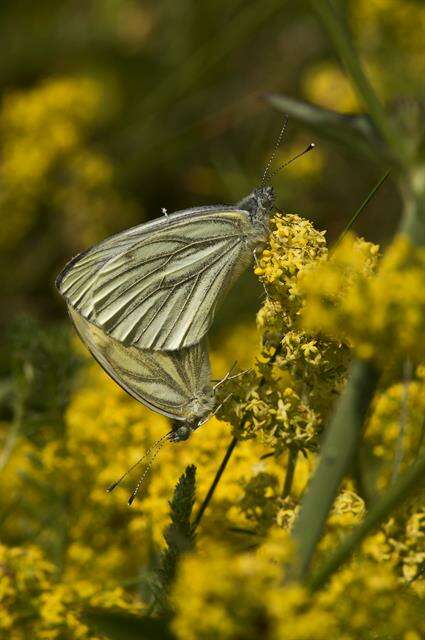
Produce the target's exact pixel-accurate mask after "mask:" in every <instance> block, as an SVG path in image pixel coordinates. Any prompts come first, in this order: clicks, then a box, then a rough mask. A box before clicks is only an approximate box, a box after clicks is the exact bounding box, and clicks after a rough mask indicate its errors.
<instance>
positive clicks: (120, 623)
mask: <svg viewBox="0 0 425 640" xmlns="http://www.w3.org/2000/svg"><path fill="white" fill-rule="evenodd" d="M83 618H84V620H85V622H86V624H88V625H89V626H90V628H93V629H94V630H95V631H96V632H97V633H102V634H103V635H104V636H105V637H106V638H108V639H110V640H152V639H153V638H155V640H172V639H173V638H174V636H173V634H172V633H171V631H170V629H169V625H168V620H167V619H165V618H149V617H143V616H138V615H135V614H131V613H128V612H124V611H114V610H110V609H108V610H106V609H95V608H93V609H88V610H86V611H85V612H84V614H83Z"/></svg>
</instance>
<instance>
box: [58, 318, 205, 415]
mask: <svg viewBox="0 0 425 640" xmlns="http://www.w3.org/2000/svg"><path fill="white" fill-rule="evenodd" d="M68 311H69V314H70V316H71V319H72V321H73V323H74V325H75V328H76V329H77V332H78V334H79V336H80V338H81V339H82V341H83V342H84V343H85V345H86V346H87V347H88V349H89V351H90V352H91V354H92V355H93V357H94V358H95V359H96V360H97V362H98V363H99V364H100V365H101V366H102V368H103V369H104V370H105V371H106V373H107V374H108V375H109V376H110V377H111V378H112V379H113V380H115V382H116V383H117V384H119V385H120V387H122V388H123V389H124V390H125V391H127V393H129V394H130V395H131V396H132V397H133V398H135V399H136V400H138V401H139V402H142V403H143V404H145V405H146V406H147V407H149V408H150V409H153V410H154V411H157V412H158V413H161V414H163V415H165V416H167V417H169V418H173V419H175V420H188V419H191V418H193V415H192V414H191V408H190V407H191V401H192V400H193V398H194V397H199V396H201V395H202V394H203V392H204V387H205V388H207V387H209V386H210V365H209V359H208V350H207V345H206V340H204V341H203V342H201V343H199V344H196V345H194V346H192V347H188V348H187V349H182V350H181V351H171V352H157V351H144V350H141V349H138V348H137V347H126V346H125V345H123V344H122V343H120V342H118V341H117V340H115V339H114V338H111V336H108V335H107V334H106V333H104V332H103V331H102V330H101V329H99V327H97V326H95V325H93V324H92V323H91V322H89V321H87V320H86V319H85V318H83V317H82V316H81V315H80V314H79V313H78V312H76V311H75V310H74V309H72V307H70V306H68Z"/></svg>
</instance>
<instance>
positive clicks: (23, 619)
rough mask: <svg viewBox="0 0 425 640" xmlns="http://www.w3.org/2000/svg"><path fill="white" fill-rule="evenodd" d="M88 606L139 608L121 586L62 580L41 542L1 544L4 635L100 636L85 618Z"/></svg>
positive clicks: (48, 638)
mask: <svg viewBox="0 0 425 640" xmlns="http://www.w3.org/2000/svg"><path fill="white" fill-rule="evenodd" d="M84 605H85V606H88V605H91V606H109V607H120V608H122V609H127V610H135V607H134V606H132V605H131V604H130V602H129V599H128V597H127V596H125V594H124V592H123V591H122V590H120V589H117V588H115V589H112V590H108V589H104V590H103V591H102V593H101V594H97V593H96V592H95V591H94V590H93V587H91V586H90V585H87V584H85V583H77V582H58V580H57V570H56V567H55V566H54V565H53V564H52V563H50V562H48V561H47V560H46V559H45V558H44V556H43V554H42V552H41V551H40V549H39V548H38V547H36V546H33V545H31V546H23V547H6V546H4V545H0V636H1V637H2V638H6V637H7V638H10V639H11V640H26V639H27V638H37V639H39V640H56V639H58V640H59V639H60V638H73V639H75V640H97V636H95V635H93V634H92V633H91V632H90V630H89V628H88V627H87V626H86V625H85V624H84V623H83V622H82V620H81V615H80V613H79V611H80V610H81V608H82V607H83V606H84Z"/></svg>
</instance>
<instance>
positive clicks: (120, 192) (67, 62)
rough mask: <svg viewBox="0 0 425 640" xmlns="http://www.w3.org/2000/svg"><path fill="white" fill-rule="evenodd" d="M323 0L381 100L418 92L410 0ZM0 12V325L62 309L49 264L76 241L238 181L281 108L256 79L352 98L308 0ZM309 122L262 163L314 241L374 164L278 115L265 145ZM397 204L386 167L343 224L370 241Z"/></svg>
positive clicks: (342, 100) (182, 1)
mask: <svg viewBox="0 0 425 640" xmlns="http://www.w3.org/2000/svg"><path fill="white" fill-rule="evenodd" d="M339 4H340V5H341V6H342V8H343V10H344V11H345V12H346V13H347V18H348V20H349V22H350V25H351V28H352V30H353V33H354V35H355V38H356V45H357V46H358V49H359V52H360V54H361V56H362V59H363V62H364V64H365V65H366V68H367V70H368V72H369V74H370V76H371V78H372V80H373V83H374V85H375V87H376V88H377V90H378V93H380V95H381V97H382V99H383V100H384V102H386V103H387V104H391V105H395V106H396V105H397V103H398V101H400V98H403V100H404V101H405V100H406V99H407V100H409V99H412V98H415V99H419V100H421V99H422V98H423V93H424V91H425V88H424V83H423V77H424V71H425V56H424V51H423V35H424V31H425V27H424V22H425V18H424V10H423V2H420V1H415V0H403V1H400V0H357V1H356V2H342V3H341V2H339ZM0 24H1V34H2V37H1V38H0V87H1V107H0V153H1V156H0V212H1V220H2V223H1V228H0V251H1V258H0V283H1V285H0V286H1V288H2V296H4V299H5V302H4V304H2V306H1V312H0V326H2V327H3V328H4V327H5V326H6V325H7V324H8V323H9V322H10V321H11V319H12V318H13V317H15V316H16V315H17V314H21V313H31V314H33V315H35V316H36V317H37V318H39V319H40V320H41V321H43V322H44V321H46V322H52V321H55V320H56V319H58V318H63V317H64V308H63V305H62V303H61V300H60V299H59V296H58V295H57V294H56V292H55V291H54V285H53V282H54V278H55V275H56V274H57V272H58V271H59V270H60V269H61V268H62V266H63V265H64V263H65V262H66V261H67V260H68V259H69V258H70V257H71V256H72V255H74V254H75V253H77V252H78V251H80V250H82V249H84V248H86V247H87V246H89V245H90V244H92V243H94V242H97V241H99V240H101V239H102V238H104V237H105V236H107V235H110V234H112V233H114V232H116V231H119V230H121V229H123V228H126V227H129V226H131V225H135V224H138V223H140V222H143V221H144V220H147V219H149V218H152V217H156V216H158V215H160V210H161V208H162V207H166V208H167V209H168V210H169V211H173V210H176V209H179V208H185V207H190V206H193V205H196V204H209V203H217V202H226V203H232V202H235V201H237V200H238V199H239V198H241V197H242V196H244V195H245V194H246V193H247V192H248V191H249V190H250V189H251V188H252V187H253V186H255V185H256V184H257V183H258V179H259V176H260V175H261V173H262V171H263V168H264V166H265V163H266V161H267V158H268V156H269V154H270V150H271V148H272V146H273V143H274V141H275V139H276V136H277V134H278V131H279V129H280V126H281V123H282V118H283V116H282V114H281V113H278V112H277V111H276V110H274V109H273V107H272V106H271V105H270V104H269V103H268V102H267V99H266V97H265V96H266V95H267V94H268V93H279V94H285V95H288V96H292V97H294V98H298V99H301V100H307V101H310V102H312V103H314V104H317V105H321V106H324V107H328V108H331V109H335V110H338V111H340V112H342V113H356V112H361V110H362V108H361V105H360V104H359V102H358V101H357V98H356V96H355V95H354V94H353V90H352V89H351V87H350V84H349V82H348V81H347V79H346V76H345V75H344V72H343V70H342V69H341V67H340V64H339V62H338V61H337V59H336V57H335V54H334V52H333V50H332V46H331V44H330V43H329V39H328V37H327V35H326V34H325V33H324V32H323V31H322V29H321V27H320V24H319V23H318V21H317V19H316V17H315V15H314V13H313V11H312V9H311V5H310V4H309V3H304V2H296V3H295V2H288V1H286V2H285V1H284V0H263V2H261V3H259V2H253V1H251V2H247V1H246V0H242V1H241V0H226V1H224V0H203V1H202V2H199V1H196V0H178V1H177V2H176V0H156V1H155V2H152V1H148V0H143V1H141V0H102V1H100V0H85V1H84V2H81V0H64V1H63V2H57V1H56V0H55V1H53V0H50V1H49V0H44V1H43V2H37V3H34V2H30V1H29V0H19V1H16V0H15V1H13V2H12V1H10V0H3V1H2V3H1V6H0ZM312 139H313V140H314V141H315V142H316V144H317V145H318V149H317V151H316V152H314V153H312V154H310V155H309V156H306V157H305V158H303V159H301V160H299V161H298V162H297V163H295V164H294V165H292V166H291V168H288V169H287V170H286V171H284V172H283V173H282V174H280V175H279V176H278V177H277V178H276V179H275V186H276V188H277V191H278V194H279V198H278V202H279V205H280V206H282V207H283V208H284V209H285V210H286V211H288V212H297V213H302V214H303V215H305V216H307V217H308V218H310V219H312V220H314V221H315V223H316V224H317V226H318V227H319V228H320V229H324V228H326V229H328V237H329V238H330V239H331V240H332V239H333V238H335V237H336V236H337V234H338V233H339V232H340V231H341V229H343V227H344V224H345V223H346V222H347V220H348V219H349V217H350V216H351V214H352V213H353V211H354V210H355V209H356V208H357V206H358V205H359V204H360V202H361V201H362V199H363V198H364V197H365V195H366V194H367V193H368V191H370V189H371V188H372V186H373V185H374V183H375V182H376V181H377V179H378V178H379V177H380V176H381V175H382V173H383V172H384V171H385V169H386V168H387V167H385V166H383V165H382V164H380V163H379V162H374V159H373V157H371V158H370V161H366V160H365V158H364V157H358V158H356V157H355V156H354V155H353V153H352V150H351V149H350V150H347V149H345V148H344V147H338V146H337V145H334V144H331V143H329V142H328V140H327V139H325V138H322V137H321V136H320V134H318V133H317V132H314V135H313V134H312V132H310V131H309V130H308V128H306V126H305V125H304V124H302V123H300V122H299V121H297V120H296V119H294V118H291V119H290V121H289V126H288V132H287V136H286V138H285V141H284V144H283V145H282V147H281V149H280V152H279V157H278V158H277V161H282V160H283V159H285V158H288V157H290V156H291V154H293V153H295V152H296V151H299V150H300V149H301V148H302V147H303V146H304V145H305V144H306V143H308V142H310V140H312ZM377 144H378V143H377ZM399 207H400V203H399V199H398V195H397V192H396V190H395V189H394V187H393V185H392V184H391V182H390V181H387V183H386V184H385V186H384V187H383V188H382V190H381V191H380V192H379V195H378V196H377V197H376V198H375V199H374V201H373V202H372V203H371V204H370V205H369V207H368V209H367V212H366V213H365V214H364V215H363V216H362V218H361V220H360V221H359V222H358V225H357V229H358V230H359V232H360V233H362V234H364V235H365V236H367V238H368V239H371V240H373V241H375V242H380V243H384V244H385V242H387V241H388V239H389V237H390V235H391V233H392V231H393V229H394V227H395V225H396V221H397V216H398V211H399ZM250 283H251V279H250V278H248V279H247V280H245V284H244V283H242V284H241V285H240V287H239V295H238V296H234V297H233V305H234V307H235V308H237V309H238V310H239V312H240V314H242V315H243V314H244V313H249V314H251V315H252V312H253V307H252V304H251V302H249V303H247V304H241V298H243V299H244V300H245V299H246V300H249V301H252V300H255V296H257V295H259V293H260V292H258V291H255V292H254V293H253V292H252V291H251V290H250V289H251V286H253V285H252V284H250ZM228 313H229V312H228ZM226 317H228V315H227V316H226Z"/></svg>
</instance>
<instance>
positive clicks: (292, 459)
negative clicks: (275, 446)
mask: <svg viewBox="0 0 425 640" xmlns="http://www.w3.org/2000/svg"><path fill="white" fill-rule="evenodd" d="M297 457H298V450H297V449H294V448H293V447H291V448H290V449H288V463H287V467H286V475H285V482H284V485H283V490H282V498H287V497H288V496H289V494H290V493H291V490H292V484H293V482H294V475H295V467H296V465H297Z"/></svg>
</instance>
